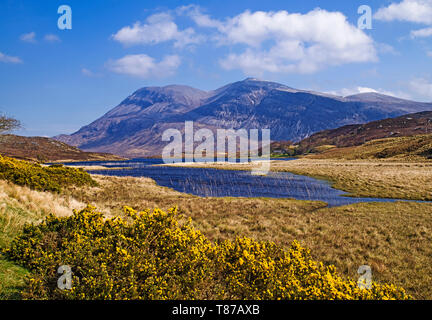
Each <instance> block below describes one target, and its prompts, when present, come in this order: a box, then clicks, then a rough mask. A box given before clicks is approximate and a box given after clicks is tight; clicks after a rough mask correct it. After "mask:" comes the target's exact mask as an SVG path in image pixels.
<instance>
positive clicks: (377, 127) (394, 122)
mask: <svg viewBox="0 0 432 320" xmlns="http://www.w3.org/2000/svg"><path fill="white" fill-rule="evenodd" d="M431 133H432V111H424V112H418V113H411V114H407V115H404V116H401V117H396V118H388V119H384V120H378V121H372V122H368V123H365V124H352V125H347V126H343V127H340V128H337V129H331V130H323V131H320V132H317V133H314V134H312V135H311V136H310V137H308V138H306V139H303V140H302V141H300V142H299V143H298V147H297V152H298V153H299V154H301V153H309V152H317V151H318V152H319V150H317V147H320V146H325V145H328V146H329V145H331V146H333V147H338V148H344V147H352V146H358V145H361V144H364V143H366V142H368V141H371V140H376V139H384V138H395V137H408V136H415V135H427V134H431Z"/></svg>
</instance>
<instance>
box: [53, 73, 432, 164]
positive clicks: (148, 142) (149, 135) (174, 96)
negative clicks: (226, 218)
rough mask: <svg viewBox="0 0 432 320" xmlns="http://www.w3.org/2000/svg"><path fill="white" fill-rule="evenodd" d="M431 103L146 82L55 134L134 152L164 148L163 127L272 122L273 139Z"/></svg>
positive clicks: (271, 85)
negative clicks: (75, 127)
mask: <svg viewBox="0 0 432 320" xmlns="http://www.w3.org/2000/svg"><path fill="white" fill-rule="evenodd" d="M424 110H432V104H428V103H419V102H412V101H406V100H401V99H396V98H393V97H388V96H384V95H373V96H357V97H356V96H350V97H346V98H344V97H338V96H333V95H329V94H323V93H318V92H311V91H305V90H297V89H293V88H290V87H288V86H285V85H282V84H279V83H275V82H270V81H260V80H257V79H251V78H248V79H246V80H243V81H238V82H235V83H232V84H229V85H226V86H224V87H222V88H219V89H217V90H214V91H209V92H205V91H201V90H198V89H194V88H191V87H187V86H175V85H174V86H166V87H146V88H142V89H140V90H138V91H136V92H134V93H133V94H132V95H131V96H129V97H128V98H126V99H125V100H124V101H123V102H121V103H120V104H119V105H118V106H117V107H115V108H114V109H113V110H111V111H109V112H108V113H107V114H105V115H104V116H102V117H101V118H99V119H98V120H96V121H94V122H93V123H91V124H90V125H88V126H85V127H83V128H81V129H80V130H79V131H78V132H76V133H74V134H72V135H70V136H65V135H62V136H58V137H56V139H58V140H60V141H63V142H66V143H68V144H71V145H74V146H79V147H80V148H82V149H83V150H88V151H98V152H110V153H115V154H120V155H124V156H128V157H140V156H150V155H160V154H161V151H162V149H163V147H164V146H165V145H166V144H167V143H166V142H163V141H162V138H161V137H162V133H163V132H164V130H166V129H168V128H175V129H179V130H182V128H183V127H184V121H186V120H192V121H194V125H195V128H196V129H198V128H202V127H206V128H209V129H212V130H215V129H217V128H234V129H240V128H244V129H265V128H269V129H271V139H272V140H274V141H278V140H292V141H299V140H301V139H303V138H306V137H308V136H310V135H311V134H313V133H314V132H317V131H321V130H324V129H330V128H337V127H340V126H343V125H347V124H354V123H365V122H368V121H373V120H379V119H384V118H389V117H395V116H399V115H402V114H406V113H409V112H416V111H424Z"/></svg>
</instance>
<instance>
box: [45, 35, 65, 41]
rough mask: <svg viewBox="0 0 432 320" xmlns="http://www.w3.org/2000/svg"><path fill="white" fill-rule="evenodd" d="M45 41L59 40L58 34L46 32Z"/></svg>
mask: <svg viewBox="0 0 432 320" xmlns="http://www.w3.org/2000/svg"><path fill="white" fill-rule="evenodd" d="M44 40H45V41H48V42H60V41H61V40H60V38H59V37H58V36H56V35H55V34H46V35H45V37H44Z"/></svg>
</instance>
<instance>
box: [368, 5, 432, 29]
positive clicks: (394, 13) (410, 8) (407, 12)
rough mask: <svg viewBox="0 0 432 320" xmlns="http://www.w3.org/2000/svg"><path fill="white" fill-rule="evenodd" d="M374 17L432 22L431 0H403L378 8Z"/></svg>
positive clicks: (385, 19)
mask: <svg viewBox="0 0 432 320" xmlns="http://www.w3.org/2000/svg"><path fill="white" fill-rule="evenodd" d="M374 18H375V19H377V20H382V21H395V20H398V21H407V22H416V23H423V24H432V0H403V1H402V2H399V3H392V4H390V5H389V6H387V7H384V8H381V9H379V10H378V11H377V12H376V13H375V15H374Z"/></svg>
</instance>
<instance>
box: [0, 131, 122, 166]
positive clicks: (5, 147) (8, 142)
mask: <svg viewBox="0 0 432 320" xmlns="http://www.w3.org/2000/svg"><path fill="white" fill-rule="evenodd" d="M0 154H1V155H3V156H7V157H13V158H18V159H24V160H33V161H41V162H54V161H98V160H114V161H115V160H122V159H124V158H121V157H119V156H115V155H112V154H107V153H93V152H84V151H82V150H80V149H78V148H76V147H71V146H69V145H67V144H66V143H63V142H59V141H56V140H53V139H50V138H43V137H23V136H16V135H11V134H7V135H0Z"/></svg>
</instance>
